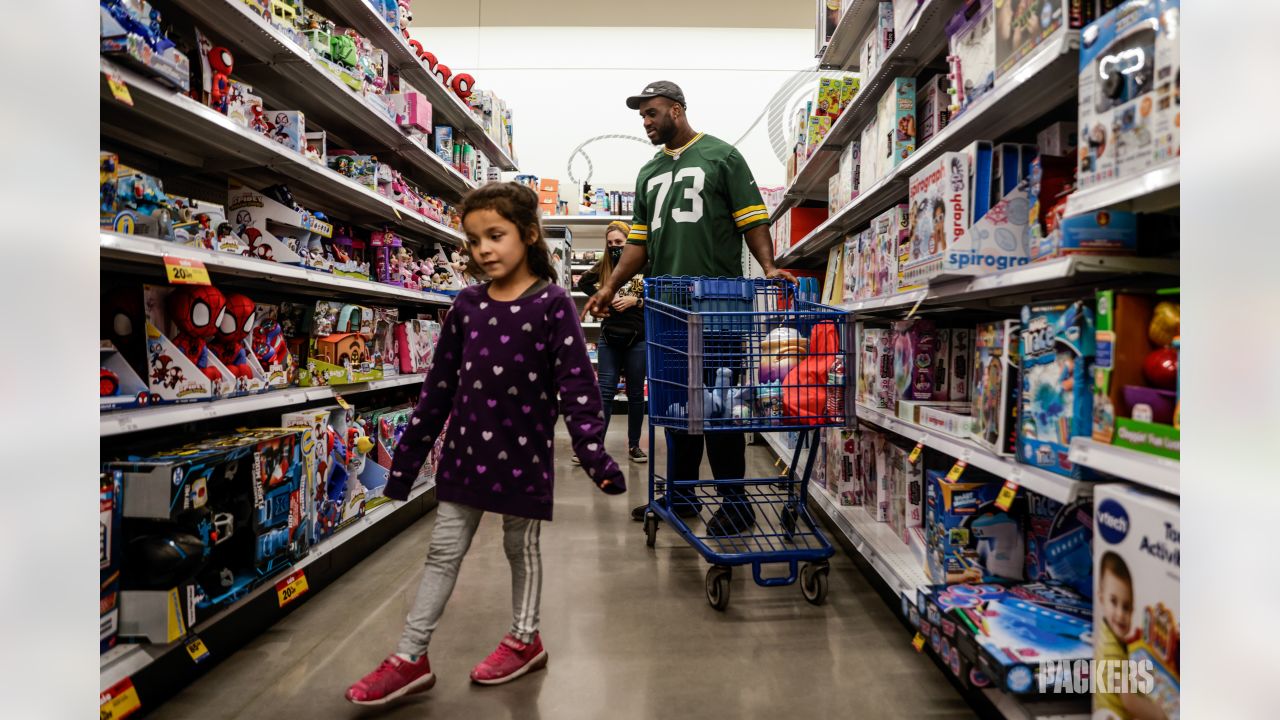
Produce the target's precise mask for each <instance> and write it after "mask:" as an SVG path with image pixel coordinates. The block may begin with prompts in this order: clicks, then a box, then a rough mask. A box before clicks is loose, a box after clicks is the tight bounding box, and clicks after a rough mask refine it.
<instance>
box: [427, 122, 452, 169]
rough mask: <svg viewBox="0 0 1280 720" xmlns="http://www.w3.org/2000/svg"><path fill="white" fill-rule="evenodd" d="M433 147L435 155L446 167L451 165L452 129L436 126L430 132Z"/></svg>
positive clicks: (446, 126) (445, 126)
mask: <svg viewBox="0 0 1280 720" xmlns="http://www.w3.org/2000/svg"><path fill="white" fill-rule="evenodd" d="M431 134H432V139H433V141H434V142H433V145H434V147H435V151H436V155H438V156H439V157H440V159H441V160H443V161H444V163H445V164H446V165H452V164H453V128H452V127H449V126H448V125H436V127H435V130H434V131H432V133H431Z"/></svg>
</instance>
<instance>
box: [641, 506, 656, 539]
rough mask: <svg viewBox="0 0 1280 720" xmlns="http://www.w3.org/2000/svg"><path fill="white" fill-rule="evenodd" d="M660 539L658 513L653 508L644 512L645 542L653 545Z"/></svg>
mask: <svg viewBox="0 0 1280 720" xmlns="http://www.w3.org/2000/svg"><path fill="white" fill-rule="evenodd" d="M657 539H658V514H657V513H655V512H654V511H652V510H649V511H647V512H646V513H645V514H644V544H645V545H647V546H649V547H653V544H654V542H656V541H657Z"/></svg>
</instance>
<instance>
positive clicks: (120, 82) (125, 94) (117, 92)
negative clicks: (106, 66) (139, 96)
mask: <svg viewBox="0 0 1280 720" xmlns="http://www.w3.org/2000/svg"><path fill="white" fill-rule="evenodd" d="M107 87H109V88H111V94H112V95H113V96H114V97H115V99H117V100H119V101H120V102H122V103H124V104H125V105H128V106H129V107H133V96H132V95H130V94H129V86H128V85H125V83H124V78H122V77H120V73H117V72H110V73H107Z"/></svg>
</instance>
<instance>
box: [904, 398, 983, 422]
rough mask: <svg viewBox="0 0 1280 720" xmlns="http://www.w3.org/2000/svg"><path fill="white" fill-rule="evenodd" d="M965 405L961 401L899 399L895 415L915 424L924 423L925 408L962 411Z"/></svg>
mask: <svg viewBox="0 0 1280 720" xmlns="http://www.w3.org/2000/svg"><path fill="white" fill-rule="evenodd" d="M966 407H967V403H963V402H943V401H940V400H899V401H898V409H897V411H896V413H895V414H896V415H897V416H898V418H899V419H901V420H905V421H907V422H909V423H912V424H915V425H923V424H924V411H925V410H926V409H927V408H938V409H942V410H948V411H956V412H959V411H962V410H964V409H965V408H966Z"/></svg>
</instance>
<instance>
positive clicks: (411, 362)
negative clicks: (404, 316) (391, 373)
mask: <svg viewBox="0 0 1280 720" xmlns="http://www.w3.org/2000/svg"><path fill="white" fill-rule="evenodd" d="M439 337H440V324H439V323H437V322H435V321H433V320H419V319H413V320H407V321H405V322H402V323H400V324H398V325H397V326H396V344H397V346H398V347H397V349H396V356H397V358H398V359H399V362H400V372H402V373H420V372H426V371H427V370H429V369H430V368H431V355H432V353H433V352H434V350H435V346H436V340H437V339H438V338H439Z"/></svg>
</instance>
